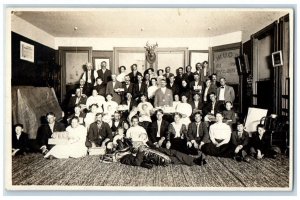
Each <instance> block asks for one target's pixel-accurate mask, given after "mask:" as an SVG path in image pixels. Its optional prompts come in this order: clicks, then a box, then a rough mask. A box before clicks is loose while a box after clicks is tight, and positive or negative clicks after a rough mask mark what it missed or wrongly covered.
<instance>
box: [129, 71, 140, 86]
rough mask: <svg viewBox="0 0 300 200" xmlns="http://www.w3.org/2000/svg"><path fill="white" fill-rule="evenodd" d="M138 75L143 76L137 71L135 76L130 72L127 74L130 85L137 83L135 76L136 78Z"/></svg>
mask: <svg viewBox="0 0 300 200" xmlns="http://www.w3.org/2000/svg"><path fill="white" fill-rule="evenodd" d="M138 75H141V76H143V75H142V73H141V72H139V71H137V72H136V74H135V75H134V74H133V72H130V73H129V74H128V76H129V77H130V82H131V83H137V82H138V79H137V76H138Z"/></svg>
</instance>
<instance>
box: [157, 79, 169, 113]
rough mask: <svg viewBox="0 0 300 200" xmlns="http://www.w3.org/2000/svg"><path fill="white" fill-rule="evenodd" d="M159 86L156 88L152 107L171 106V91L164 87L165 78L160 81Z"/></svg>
mask: <svg viewBox="0 0 300 200" xmlns="http://www.w3.org/2000/svg"><path fill="white" fill-rule="evenodd" d="M160 85H161V87H160V88H159V89H157V90H156V92H155V97H154V107H155V108H157V107H163V106H170V107H172V106H173V93H172V90H170V89H168V88H167V87H166V85H167V83H166V80H165V79H161V81H160Z"/></svg>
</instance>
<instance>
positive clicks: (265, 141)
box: [250, 124, 277, 160]
mask: <svg viewBox="0 0 300 200" xmlns="http://www.w3.org/2000/svg"><path fill="white" fill-rule="evenodd" d="M250 153H251V155H252V156H254V157H256V158H257V159H259V160H260V159H262V158H263V157H268V158H274V159H275V158H276V157H277V152H276V151H274V150H273V149H272V147H271V137H270V134H269V133H267V132H266V129H265V127H264V125H262V124H259V125H257V133H256V134H254V135H253V136H252V142H251V148H250Z"/></svg>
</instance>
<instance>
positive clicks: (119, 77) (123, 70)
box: [117, 66, 126, 83]
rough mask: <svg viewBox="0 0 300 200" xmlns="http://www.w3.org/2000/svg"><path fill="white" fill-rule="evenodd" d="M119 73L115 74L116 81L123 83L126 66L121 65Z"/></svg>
mask: <svg viewBox="0 0 300 200" xmlns="http://www.w3.org/2000/svg"><path fill="white" fill-rule="evenodd" d="M119 72H120V74H119V75H118V76H117V81H119V82H121V83H124V82H125V76H126V67H125V66H121V67H119Z"/></svg>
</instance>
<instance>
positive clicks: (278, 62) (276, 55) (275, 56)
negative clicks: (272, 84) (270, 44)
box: [272, 51, 283, 67]
mask: <svg viewBox="0 0 300 200" xmlns="http://www.w3.org/2000/svg"><path fill="white" fill-rule="evenodd" d="M272 65H273V67H278V66H282V65H283V60H282V51H276V52H273V53H272Z"/></svg>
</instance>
